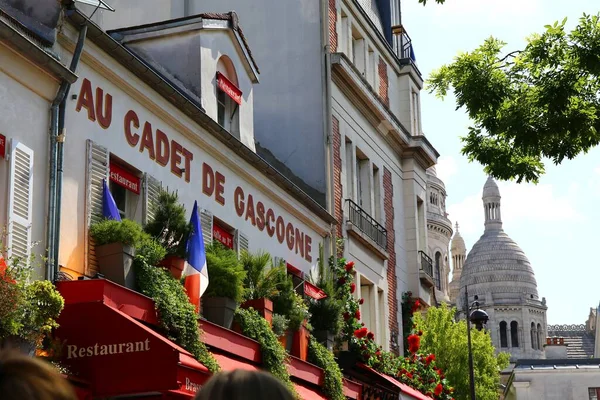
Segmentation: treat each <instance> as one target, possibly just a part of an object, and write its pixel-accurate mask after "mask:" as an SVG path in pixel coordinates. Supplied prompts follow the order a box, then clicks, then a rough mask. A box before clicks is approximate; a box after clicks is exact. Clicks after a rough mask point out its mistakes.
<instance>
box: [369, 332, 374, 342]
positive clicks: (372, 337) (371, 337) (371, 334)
mask: <svg viewBox="0 0 600 400" xmlns="http://www.w3.org/2000/svg"><path fill="white" fill-rule="evenodd" d="M367 338H369V340H373V339H375V334H373V332H369V334H368V335H367Z"/></svg>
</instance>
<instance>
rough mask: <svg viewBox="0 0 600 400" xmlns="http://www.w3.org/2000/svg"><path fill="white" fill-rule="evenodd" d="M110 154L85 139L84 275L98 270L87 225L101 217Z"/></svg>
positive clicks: (93, 245) (103, 148)
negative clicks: (103, 189) (103, 182)
mask: <svg viewBox="0 0 600 400" xmlns="http://www.w3.org/2000/svg"><path fill="white" fill-rule="evenodd" d="M109 157H110V154H109V152H108V150H107V149H106V148H105V147H102V146H100V145H98V144H96V143H94V142H92V141H91V140H89V139H88V141H87V169H86V192H85V213H86V223H85V232H84V238H85V239H84V240H85V251H86V257H85V262H86V268H85V270H86V275H89V276H93V275H95V273H96V272H98V263H97V261H96V252H95V244H94V240H93V239H92V238H91V237H90V235H89V227H90V225H91V224H92V223H94V222H98V221H100V220H101V219H102V180H103V179H106V180H107V181H108V171H109V163H110V160H109Z"/></svg>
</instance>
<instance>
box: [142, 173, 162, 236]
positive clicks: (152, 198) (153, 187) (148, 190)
mask: <svg viewBox="0 0 600 400" xmlns="http://www.w3.org/2000/svg"><path fill="white" fill-rule="evenodd" d="M161 188H162V184H161V182H160V181H159V180H158V179H156V178H154V177H152V176H150V175H148V174H147V173H146V174H144V209H143V216H142V221H143V223H144V225H146V224H147V223H149V222H152V220H154V209H153V208H154V207H153V205H154V204H156V203H157V202H158V195H159V194H160V189H161Z"/></svg>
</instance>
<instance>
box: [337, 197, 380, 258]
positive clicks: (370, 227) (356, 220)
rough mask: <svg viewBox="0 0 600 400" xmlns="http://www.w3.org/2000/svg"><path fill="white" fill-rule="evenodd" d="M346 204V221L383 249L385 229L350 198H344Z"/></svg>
mask: <svg viewBox="0 0 600 400" xmlns="http://www.w3.org/2000/svg"><path fill="white" fill-rule="evenodd" d="M346 204H347V205H348V221H350V222H351V223H352V225H354V226H356V227H357V228H358V230H360V231H361V232H362V233H364V234H365V235H366V236H368V237H369V238H370V239H372V240H373V241H374V242H375V243H377V245H378V246H379V247H381V248H382V249H385V248H386V245H387V230H386V229H385V228H384V227H383V226H382V225H381V224H380V223H379V222H377V221H376V220H375V219H374V218H373V217H371V216H370V215H369V214H368V213H367V212H366V211H365V210H363V209H362V208H361V207H360V206H359V205H358V204H356V203H355V202H353V201H352V200H350V199H346Z"/></svg>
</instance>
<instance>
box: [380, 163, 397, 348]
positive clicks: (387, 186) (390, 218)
mask: <svg viewBox="0 0 600 400" xmlns="http://www.w3.org/2000/svg"><path fill="white" fill-rule="evenodd" d="M383 209H384V211H385V229H386V230H387V252H388V254H389V256H390V258H389V259H388V268H387V280H388V306H389V309H390V318H389V321H388V324H389V328H390V332H394V331H395V332H399V325H398V297H397V295H396V291H397V288H398V282H397V280H396V250H395V249H396V248H395V244H396V234H395V231H394V185H393V183H392V173H391V172H390V170H388V169H387V168H385V167H384V168H383ZM390 339H391V338H390ZM390 349H391V350H392V351H393V352H394V353H396V354H398V350H399V348H394V345H393V343H391V340H390Z"/></svg>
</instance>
